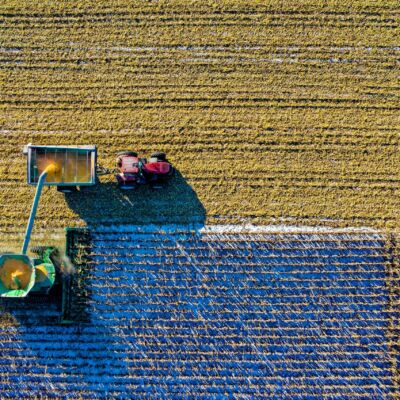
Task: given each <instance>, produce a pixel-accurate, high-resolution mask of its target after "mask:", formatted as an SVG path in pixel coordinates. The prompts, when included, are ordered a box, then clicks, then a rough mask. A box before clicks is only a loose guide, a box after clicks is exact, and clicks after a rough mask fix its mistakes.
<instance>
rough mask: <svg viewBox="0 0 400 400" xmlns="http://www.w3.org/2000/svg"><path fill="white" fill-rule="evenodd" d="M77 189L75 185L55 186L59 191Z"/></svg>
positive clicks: (74, 190) (71, 191)
mask: <svg viewBox="0 0 400 400" xmlns="http://www.w3.org/2000/svg"><path fill="white" fill-rule="evenodd" d="M77 191H78V188H77V187H76V186H57V192H60V193H74V192H77Z"/></svg>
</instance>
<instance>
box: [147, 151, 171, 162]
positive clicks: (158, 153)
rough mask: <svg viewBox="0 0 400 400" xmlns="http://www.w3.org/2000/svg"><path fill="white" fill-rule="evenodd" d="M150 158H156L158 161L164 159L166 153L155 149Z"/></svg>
mask: <svg viewBox="0 0 400 400" xmlns="http://www.w3.org/2000/svg"><path fill="white" fill-rule="evenodd" d="M151 158H157V160H159V161H166V159H167V155H166V154H165V153H164V152H162V151H156V152H155V153H153V154H152V155H151Z"/></svg>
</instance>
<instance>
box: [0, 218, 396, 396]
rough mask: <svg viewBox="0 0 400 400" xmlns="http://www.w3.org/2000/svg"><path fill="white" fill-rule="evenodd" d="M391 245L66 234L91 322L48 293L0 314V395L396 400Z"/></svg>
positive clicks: (366, 238)
mask: <svg viewBox="0 0 400 400" xmlns="http://www.w3.org/2000/svg"><path fill="white" fill-rule="evenodd" d="M395 240H396V239H395V238H394V237H393V238H391V239H390V240H388V239H387V238H385V237H384V236H383V235H381V234H376V233H371V232H369V233H368V232H365V233H363V232H346V233H345V232H343V233H338V232H336V233H335V232H329V231H325V232H323V233H317V231H315V232H308V233H287V232H286V233H279V232H275V233H271V232H268V231H264V232H263V231H259V232H246V231H245V230H243V231H242V232H237V231H229V230H227V229H225V228H224V229H219V230H215V229H214V227H211V228H207V229H206V230H205V231H190V230H188V228H187V226H176V225H174V226H172V227H171V226H170V227H168V226H164V227H162V228H160V227H155V226H153V227H151V226H147V227H143V226H131V227H125V228H121V227H120V226H115V227H111V228H110V227H106V228H101V227H100V228H99V229H97V230H92V231H91V235H90V242H88V240H87V236H86V235H85V237H83V236H82V238H81V240H79V237H78V236H76V240H75V242H74V245H75V246H76V247H75V249H76V250H79V251H81V250H82V251H85V257H86V258H85V260H86V261H85V263H86V265H79V262H78V263H77V265H79V266H78V268H82V269H81V270H80V275H82V274H83V275H85V276H86V277H85V279H86V280H87V287H88V288H89V287H90V292H91V293H90V294H89V295H88V294H87V293H86V292H85V293H84V292H83V291H82V290H79V291H78V292H79V294H80V296H81V300H82V304H84V303H86V305H87V310H86V311H87V316H88V318H89V320H88V321H87V322H86V323H85V324H83V325H79V326H60V325H59V324H58V316H59V310H57V308H56V305H55V304H54V302H51V301H46V300H45V301H44V302H42V303H40V302H32V300H30V301H29V306H27V303H26V302H22V303H20V302H18V303H16V304H14V305H12V304H9V305H8V306H7V307H6V309H7V311H8V313H4V310H3V309H2V310H1V311H2V313H1V314H0V315H3V316H4V317H3V321H2V324H0V337H1V339H2V351H1V352H0V369H1V371H2V373H1V374H0V391H1V393H2V395H3V396H4V397H6V398H7V397H13V398H21V397H23V398H27V397H35V396H47V395H48V396H49V397H54V396H56V397H58V398H126V396H127V395H128V396H131V397H132V398H160V397H165V396H166V397H167V398H176V399H180V398H182V399H200V398H211V397H212V398H214V397H218V396H220V397H223V398H226V397H231V396H233V397H234V398H246V399H247V398H251V399H265V398H269V399H293V398H299V397H302V398H310V399H321V398H326V399H341V400H342V399H343V400H344V399H361V398H367V397H369V398H374V399H375V398H376V399H392V398H393V399H394V398H397V397H396V396H397V395H398V394H399V385H398V384H399V381H398V371H399V359H398V345H399V341H398V338H399V336H398V326H396V325H394V324H395V323H396V321H398V319H399V309H398V307H396V304H398V301H399V293H398V290H397V289H396V290H397V291H396V290H394V289H395V288H396V284H397V282H398V275H396V274H395V273H393V271H392V267H393V256H394V255H395V254H394V253H393V245H394V241H395ZM72 250H73V249H72ZM73 260H74V261H75V262H77V260H76V257H75V258H73ZM397 287H398V286H397ZM85 295H87V296H88V298H87V299H86V302H85V301H84V298H83V296H85ZM7 315H8V320H7V319H6V316H7ZM13 319H14V321H13ZM15 325H17V326H15ZM11 360H12V361H11ZM396 374H397V375H396ZM16 382H17V384H16Z"/></svg>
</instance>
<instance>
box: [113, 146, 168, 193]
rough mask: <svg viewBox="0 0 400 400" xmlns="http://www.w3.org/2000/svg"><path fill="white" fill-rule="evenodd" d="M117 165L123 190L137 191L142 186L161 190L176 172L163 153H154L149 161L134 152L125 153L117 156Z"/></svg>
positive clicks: (119, 183) (118, 176)
mask: <svg viewBox="0 0 400 400" xmlns="http://www.w3.org/2000/svg"><path fill="white" fill-rule="evenodd" d="M116 164H117V174H116V178H117V182H118V186H119V187H120V188H121V189H123V190H126V189H135V188H137V187H138V186H139V185H142V184H150V186H151V187H152V188H153V189H161V188H162V187H163V186H164V183H165V182H166V180H167V179H168V178H169V177H171V176H172V175H173V174H174V172H175V169H174V167H173V166H172V165H171V163H170V162H169V161H168V160H167V157H166V154H165V153H163V152H156V153H153V154H152V155H151V157H150V158H149V160H147V159H146V158H139V157H138V154H137V153H136V152H134V151H123V152H121V153H118V154H117V162H116Z"/></svg>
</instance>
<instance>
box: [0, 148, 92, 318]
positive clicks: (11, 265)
mask: <svg viewBox="0 0 400 400" xmlns="http://www.w3.org/2000/svg"><path fill="white" fill-rule="evenodd" d="M24 154H26V155H27V172H28V183H29V184H31V185H36V193H35V198H34V201H33V204H32V209H31V213H30V216H29V220H28V225H27V227H26V231H25V237H24V242H23V245H22V249H21V253H19V254H12V253H7V254H2V255H0V297H5V298H23V297H26V296H27V295H28V294H43V295H48V294H49V293H50V291H51V289H52V288H53V287H54V286H55V285H57V284H59V285H60V286H61V288H62V302H61V304H62V315H61V322H62V323H70V322H73V321H71V320H70V319H69V316H70V315H71V312H70V311H71V307H72V304H71V301H70V299H71V293H70V292H71V282H72V280H71V277H70V275H69V273H65V271H64V270H63V261H62V257H60V254H59V251H58V249H57V248H55V247H53V246H40V247H35V248H31V252H32V253H34V254H35V256H34V257H29V256H28V255H27V250H28V246H29V242H30V237H31V233H32V228H33V223H34V220H35V216H36V211H37V207H38V204H39V199H40V195H41V193H42V189H43V186H57V189H58V190H59V191H62V192H67V191H71V190H76V187H77V186H89V185H94V184H95V182H96V156H97V154H96V147H95V146H78V147H76V146H75V147H73V146H33V145H31V144H29V145H27V146H25V148H24Z"/></svg>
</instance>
